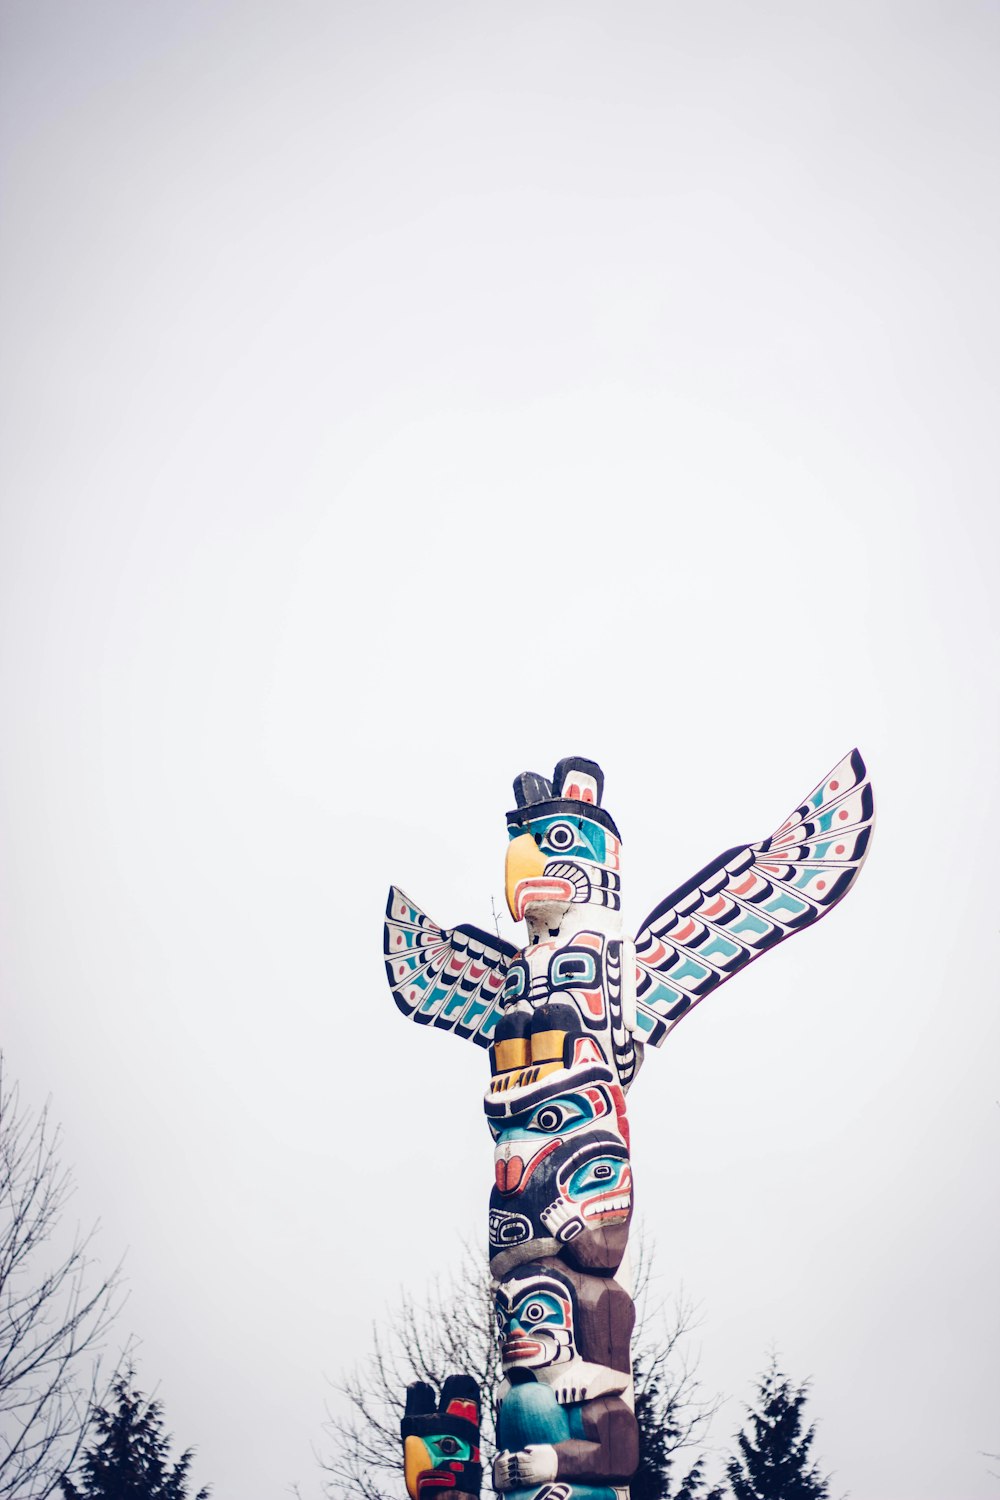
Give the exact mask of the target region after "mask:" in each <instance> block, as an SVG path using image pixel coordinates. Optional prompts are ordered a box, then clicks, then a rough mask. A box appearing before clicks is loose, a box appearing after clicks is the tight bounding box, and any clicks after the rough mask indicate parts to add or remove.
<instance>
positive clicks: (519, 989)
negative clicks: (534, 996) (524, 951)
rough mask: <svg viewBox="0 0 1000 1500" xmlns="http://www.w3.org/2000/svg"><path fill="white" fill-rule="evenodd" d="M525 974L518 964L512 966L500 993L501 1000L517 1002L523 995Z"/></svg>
mask: <svg viewBox="0 0 1000 1500" xmlns="http://www.w3.org/2000/svg"><path fill="white" fill-rule="evenodd" d="M526 978H527V976H526V974H525V972H524V969H523V968H522V967H521V965H520V964H512V965H511V967H510V968H509V969H508V970H507V977H506V979H505V980H504V982H503V989H502V990H501V991H500V998H501V1000H504V1001H507V1000H517V999H519V998H520V997H521V995H523V994H524V991H525V981H526Z"/></svg>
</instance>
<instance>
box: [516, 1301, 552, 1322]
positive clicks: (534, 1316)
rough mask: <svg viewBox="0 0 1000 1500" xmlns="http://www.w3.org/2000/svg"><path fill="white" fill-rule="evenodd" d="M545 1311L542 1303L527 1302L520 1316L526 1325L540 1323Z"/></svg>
mask: <svg viewBox="0 0 1000 1500" xmlns="http://www.w3.org/2000/svg"><path fill="white" fill-rule="evenodd" d="M546 1310H547V1309H546V1307H545V1303H544V1302H529V1303H528V1304H527V1306H526V1307H525V1309H524V1312H523V1313H522V1314H521V1316H522V1317H523V1318H524V1321H525V1322H526V1323H540V1322H541V1321H542V1319H543V1318H544V1317H545V1313H546Z"/></svg>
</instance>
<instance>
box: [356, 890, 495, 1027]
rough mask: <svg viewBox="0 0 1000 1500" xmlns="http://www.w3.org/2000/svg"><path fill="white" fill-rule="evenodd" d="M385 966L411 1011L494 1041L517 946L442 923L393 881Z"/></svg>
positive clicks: (425, 1021) (397, 996) (425, 1020)
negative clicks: (505, 982) (433, 919)
mask: <svg viewBox="0 0 1000 1500" xmlns="http://www.w3.org/2000/svg"><path fill="white" fill-rule="evenodd" d="M384 952H385V972H386V975H387V976H388V979H389V985H390V988H391V989H392V997H393V999H394V1000H395V1002H396V1004H397V1005H398V1006H399V1009H400V1010H401V1011H402V1012H403V1014H404V1015H405V1016H410V1017H411V1018H412V1019H413V1020H414V1021H417V1022H418V1023H419V1024H420V1025H422V1026H427V1025H433V1026H440V1027H442V1028H443V1029H444V1030H446V1031H454V1032H455V1033H456V1035H458V1036H464V1037H469V1038H470V1039H471V1040H472V1041H474V1042H476V1043H477V1044H478V1045H479V1046H480V1047H488V1046H489V1044H490V1042H491V1041H492V1039H493V1031H494V1028H495V1027H496V1023H497V1019H498V1017H499V1014H500V1004H499V997H500V991H501V989H502V988H503V981H504V976H505V974H506V973H507V969H508V966H509V964H510V961H511V959H512V958H513V957H514V954H515V953H516V952H517V950H516V948H514V947H512V945H511V944H510V943H506V942H504V940H503V938H500V937H496V936H491V935H490V933H488V932H482V931H481V930H480V929H479V928H478V927H470V926H468V925H467V924H465V923H463V924H462V925H461V926H460V927H452V928H443V927H436V926H435V925H434V923H433V922H432V921H431V920H430V918H429V917H428V916H427V915H426V914H425V913H424V912H422V911H421V910H420V908H419V906H415V905H414V903H413V902H412V901H411V900H410V898H409V897H408V896H405V895H404V894H403V892H402V891H400V890H397V888H396V887H395V886H392V887H391V888H390V891H389V900H388V901H387V903H386V908H385V945H384Z"/></svg>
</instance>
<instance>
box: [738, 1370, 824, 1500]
mask: <svg viewBox="0 0 1000 1500" xmlns="http://www.w3.org/2000/svg"><path fill="white" fill-rule="evenodd" d="M808 1389H809V1382H808V1381H807V1380H804V1381H803V1382H802V1384H801V1385H798V1386H796V1385H793V1384H792V1382H791V1381H790V1380H789V1378H788V1376H787V1375H783V1374H782V1372H781V1371H780V1370H779V1369H778V1364H777V1359H776V1357H775V1356H774V1355H772V1356H771V1363H770V1365H769V1366H768V1368H767V1369H766V1370H765V1371H764V1373H763V1374H762V1375H761V1376H760V1379H759V1382H758V1385H757V1400H756V1403H755V1404H754V1405H753V1406H750V1407H748V1408H747V1413H748V1416H747V1421H746V1423H745V1424H744V1430H743V1431H742V1432H739V1433H737V1435H736V1443H737V1447H738V1450H739V1452H738V1456H736V1457H734V1458H731V1459H730V1460H729V1462H728V1464H727V1465H726V1475H727V1477H728V1480H729V1485H730V1489H731V1490H732V1494H733V1500H829V1495H830V1486H829V1483H828V1480H827V1478H826V1476H824V1475H822V1474H821V1473H820V1471H819V1468H818V1467H817V1465H816V1463H815V1461H814V1460H813V1459H812V1458H811V1456H810V1449H811V1448H812V1445H813V1440H814V1438H815V1436H816V1429H815V1427H814V1426H810V1427H804V1423H803V1416H802V1408H803V1406H804V1405H805V1402H806V1395H807V1392H808Z"/></svg>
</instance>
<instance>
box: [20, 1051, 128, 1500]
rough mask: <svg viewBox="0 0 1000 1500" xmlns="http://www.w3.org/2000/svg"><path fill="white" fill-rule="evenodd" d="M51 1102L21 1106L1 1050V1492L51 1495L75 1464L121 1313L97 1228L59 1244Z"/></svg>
mask: <svg viewBox="0 0 1000 1500" xmlns="http://www.w3.org/2000/svg"><path fill="white" fill-rule="evenodd" d="M59 1142H60V1133H59V1130H58V1128H57V1127H54V1126H53V1125H52V1124H51V1122H50V1119H49V1112H48V1106H47V1105H46V1106H45V1107H44V1108H43V1109H42V1110H41V1111H40V1112H39V1113H38V1114H37V1115H32V1114H31V1113H30V1111H28V1110H25V1109H23V1108H22V1107H21V1104H20V1099H19V1095H18V1089H17V1086H16V1085H13V1086H9V1085H8V1084H7V1081H6V1077H5V1074H4V1066H3V1056H2V1054H0V1500H46V1497H47V1496H49V1495H50V1494H51V1493H52V1492H53V1490H54V1489H55V1488H56V1486H57V1485H58V1482H59V1478H60V1476H61V1475H62V1474H65V1473H66V1471H67V1470H68V1469H69V1468H70V1467H71V1466H72V1464H73V1462H74V1460H75V1459H76V1457H77V1455H78V1453H79V1451H80V1447H81V1445H82V1443H83V1438H84V1433H85V1431H86V1424H87V1419H88V1415H89V1412H90V1409H91V1406H92V1405H93V1403H94V1401H95V1400H96V1398H97V1395H98V1391H97V1381H98V1372H99V1355H100V1351H101V1348H102V1346H103V1340H104V1336H105V1334H106V1332H107V1330H108V1327H109V1325H110V1323H111V1321H112V1319H113V1317H114V1316H115V1314H116V1312H117V1311H118V1305H119V1298H118V1292H119V1287H120V1274H119V1271H118V1270H115V1271H113V1272H112V1273H111V1275H110V1276H106V1277H103V1278H101V1277H100V1275H99V1273H97V1272H96V1271H95V1268H94V1260H93V1257H92V1255H91V1245H92V1242H93V1237H94V1234H95V1233H96V1226H95V1228H94V1229H93V1230H91V1231H90V1232H89V1233H86V1234H81V1233H80V1231H79V1230H77V1231H76V1233H75V1234H74V1235H73V1236H72V1237H71V1238H69V1239H68V1240H64V1241H63V1245H62V1248H59V1243H60V1229H61V1224H62V1218H63V1213H64V1210H65V1208H66V1205H67V1203H68V1201H69V1198H70V1197H71V1195H72V1192H73V1182H72V1178H71V1176H70V1174H69V1172H67V1171H65V1170H64V1169H63V1168H62V1167H61V1166H60V1164H59V1149H58V1148H59Z"/></svg>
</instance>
